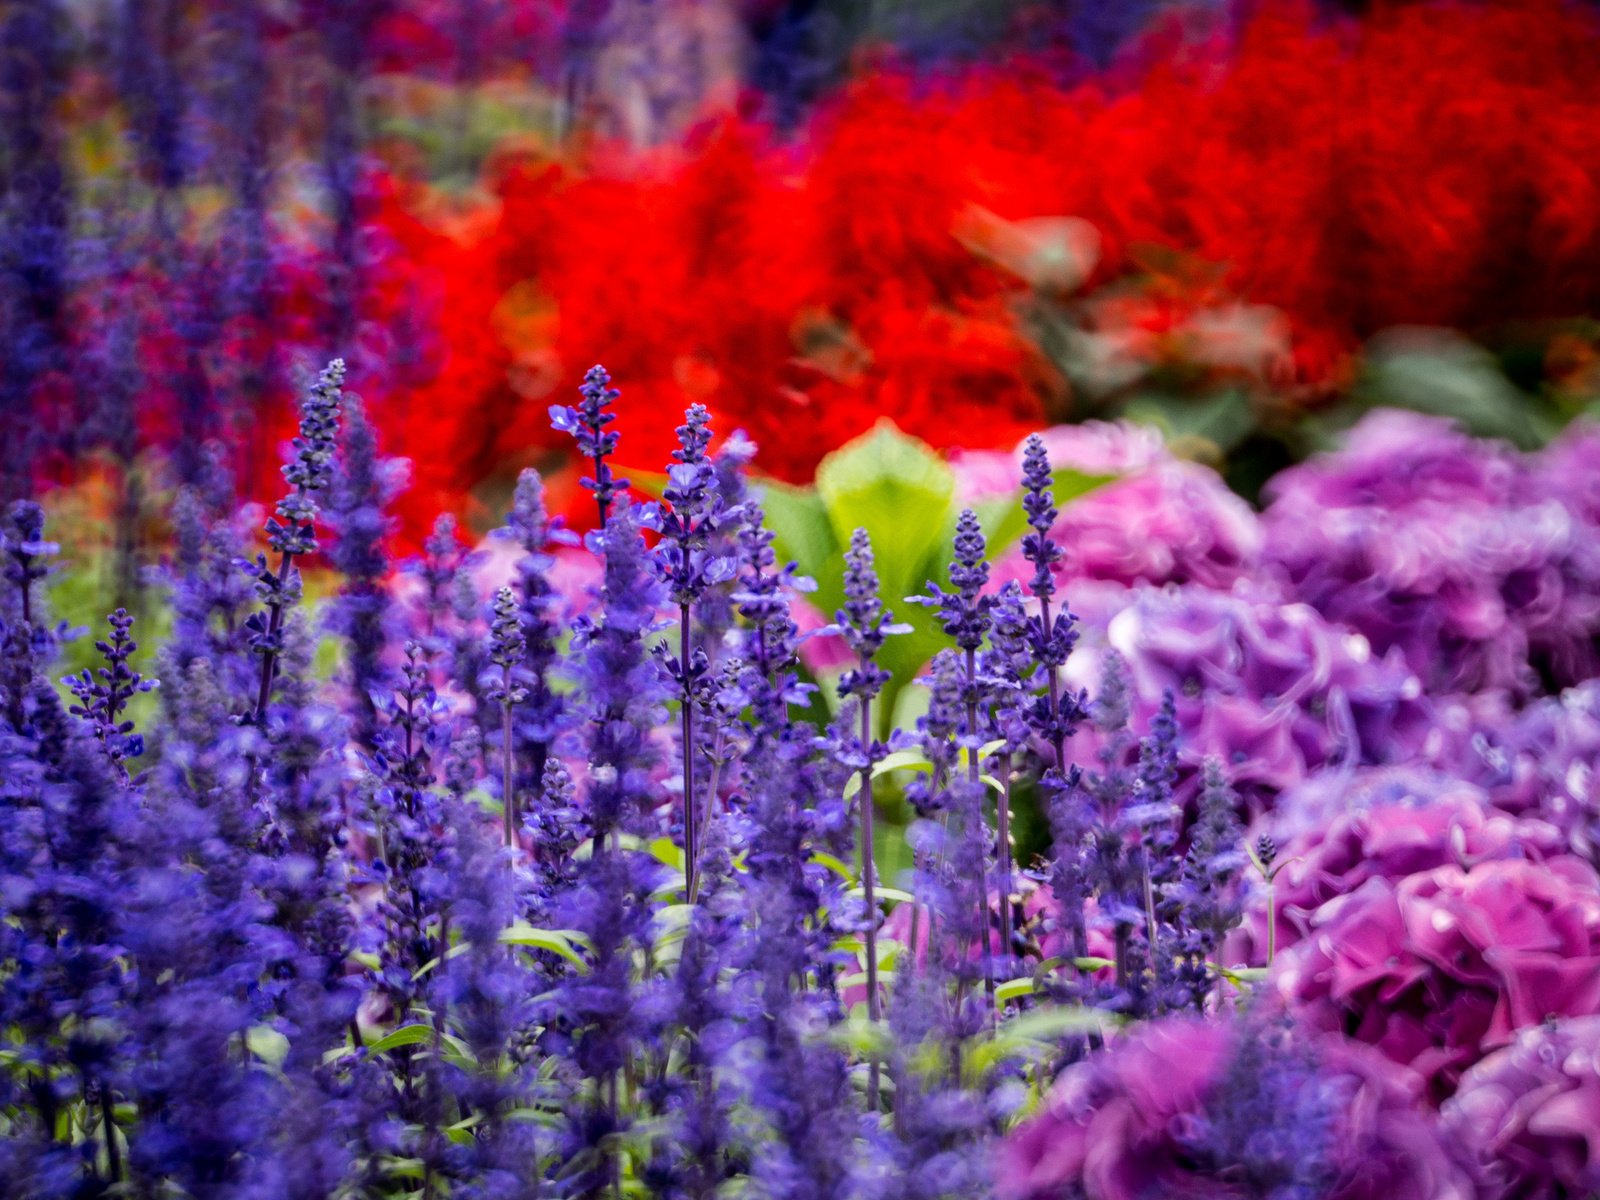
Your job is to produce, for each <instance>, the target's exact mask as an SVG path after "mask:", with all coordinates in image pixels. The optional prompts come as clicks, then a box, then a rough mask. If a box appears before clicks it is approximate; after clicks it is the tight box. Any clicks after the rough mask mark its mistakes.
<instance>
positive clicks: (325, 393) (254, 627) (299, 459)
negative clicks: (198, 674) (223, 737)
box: [246, 358, 344, 725]
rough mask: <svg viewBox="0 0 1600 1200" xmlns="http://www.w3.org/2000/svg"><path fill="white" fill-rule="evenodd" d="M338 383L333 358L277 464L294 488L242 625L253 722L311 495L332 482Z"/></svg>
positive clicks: (269, 676)
mask: <svg viewBox="0 0 1600 1200" xmlns="http://www.w3.org/2000/svg"><path fill="white" fill-rule="evenodd" d="M343 385H344V359H342V358H336V359H334V360H333V361H332V362H330V363H329V364H328V365H327V366H326V367H324V368H323V369H322V372H321V373H320V374H319V375H318V376H317V381H316V383H314V384H313V385H312V386H311V388H310V390H309V391H308V392H307V393H306V396H305V399H304V400H302V401H301V404H300V436H299V437H297V438H295V439H294V450H295V453H294V458H293V459H291V460H290V461H289V463H288V464H287V465H286V466H285V467H284V468H283V477H284V479H286V480H287V481H288V482H289V483H290V485H291V486H292V487H293V488H294V490H293V491H292V492H290V493H289V494H288V495H287V496H285V497H284V498H283V499H282V500H280V501H278V508H277V515H276V516H274V517H269V518H268V519H267V542H268V545H269V546H271V548H272V549H273V550H274V551H276V552H277V554H278V569H277V571H276V572H272V571H268V570H267V567H266V559H265V558H261V559H259V560H258V566H257V568H256V571H257V575H256V578H257V584H256V589H257V592H258V594H259V595H260V596H261V599H262V601H263V602H264V603H265V604H266V607H267V612H266V614H265V616H263V614H261V613H257V614H255V615H254V616H252V617H251V618H250V620H249V621H248V622H247V623H246V624H247V627H248V628H249V630H250V633H251V639H250V641H251V646H252V647H253V648H254V649H255V651H256V653H258V654H259V655H261V682H260V686H259V687H258V688H257V690H256V702H255V708H254V711H253V717H252V719H253V720H254V722H255V723H256V724H258V725H259V724H260V723H261V722H262V721H263V720H264V719H265V718H266V713H267V701H268V700H269V699H270V698H271V696H272V681H273V677H274V674H275V672H276V669H277V663H278V655H279V651H280V649H281V643H282V640H283V618H284V614H285V612H286V611H287V610H288V608H289V606H290V604H292V603H293V601H294V600H295V598H296V594H297V589H296V588H294V587H293V585H292V583H291V572H292V571H293V570H294V558H295V556H296V555H305V554H310V553H311V552H312V551H313V550H315V549H316V548H317V538H316V528H315V526H314V525H313V522H314V521H315V520H316V516H317V500H316V496H317V493H318V492H321V491H323V490H324V489H326V488H327V487H328V485H329V484H330V483H332V482H333V455H334V449H335V446H334V437H335V435H336V434H337V432H338V429H339V403H340V400H341V399H342V397H343V393H342V390H341V389H342V387H343Z"/></svg>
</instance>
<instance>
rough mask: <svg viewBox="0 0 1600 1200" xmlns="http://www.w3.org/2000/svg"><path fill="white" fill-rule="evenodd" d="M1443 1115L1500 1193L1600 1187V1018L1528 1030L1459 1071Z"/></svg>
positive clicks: (1587, 1191) (1507, 1199)
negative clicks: (1458, 1081) (1458, 1085)
mask: <svg viewBox="0 0 1600 1200" xmlns="http://www.w3.org/2000/svg"><path fill="white" fill-rule="evenodd" d="M1441 1116H1442V1118H1443V1123H1444V1127H1445V1128H1446V1129H1447V1130H1449V1131H1450V1132H1451V1133H1452V1134H1453V1135H1454V1136H1455V1137H1456V1138H1457V1139H1458V1141H1459V1142H1460V1143H1461V1144H1463V1145H1466V1146H1470V1147H1472V1148H1473V1149H1474V1150H1475V1151H1476V1152H1477V1153H1478V1156H1479V1157H1480V1159H1481V1163H1482V1171H1483V1175H1484V1181H1485V1183H1486V1185H1487V1192H1486V1194H1488V1195H1492V1196H1494V1197H1496V1200H1535V1197H1545V1196H1586V1195H1594V1194H1596V1193H1600V1017H1572V1018H1569V1019H1567V1020H1563V1021H1554V1022H1552V1023H1550V1024H1548V1025H1539V1026H1536V1027H1534V1028H1532V1029H1524V1030H1523V1031H1522V1032H1520V1033H1519V1034H1517V1037H1516V1039H1515V1040H1514V1041H1513V1042H1512V1043H1511V1044H1510V1045H1509V1046H1505V1047H1503V1048H1502V1049H1499V1050H1496V1051H1495V1052H1494V1053H1493V1054H1491V1055H1489V1057H1487V1058H1485V1059H1484V1060H1483V1061H1482V1062H1480V1063H1479V1064H1478V1065H1477V1066H1475V1067H1473V1068H1472V1069H1471V1070H1470V1071H1468V1072H1467V1073H1466V1074H1465V1075H1463V1076H1462V1077H1461V1088H1460V1090H1459V1091H1457V1092H1456V1094H1455V1096H1454V1097H1452V1098H1451V1099H1450V1100H1449V1101H1448V1102H1446V1104H1445V1106H1444V1108H1443V1110H1442V1112H1441Z"/></svg>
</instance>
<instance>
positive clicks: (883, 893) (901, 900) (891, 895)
mask: <svg viewBox="0 0 1600 1200" xmlns="http://www.w3.org/2000/svg"><path fill="white" fill-rule="evenodd" d="M845 894H846V895H848V896H865V895H866V894H867V893H866V889H865V888H862V887H859V886H858V887H853V888H850V889H849V890H848V891H847V892H846V893H845ZM872 894H873V896H874V898H875V899H877V901H878V903H880V904H881V903H883V902H884V901H885V900H893V901H894V902H895V903H896V904H911V903H913V902H915V900H916V897H915V896H913V895H912V894H911V893H910V892H908V891H906V890H904V889H903V888H897V887H884V886H883V885H882V884H879V885H878V886H876V887H874V888H873V889H872Z"/></svg>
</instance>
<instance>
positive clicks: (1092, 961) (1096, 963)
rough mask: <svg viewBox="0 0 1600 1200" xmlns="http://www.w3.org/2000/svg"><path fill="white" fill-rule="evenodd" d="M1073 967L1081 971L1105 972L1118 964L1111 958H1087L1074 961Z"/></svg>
mask: <svg viewBox="0 0 1600 1200" xmlns="http://www.w3.org/2000/svg"><path fill="white" fill-rule="evenodd" d="M1072 965H1073V966H1075V967H1077V968H1078V970H1080V971H1104V970H1105V969H1106V968H1107V967H1114V966H1116V963H1114V962H1112V961H1111V960H1110V959H1109V958H1094V957H1085V958H1075V959H1073V960H1072Z"/></svg>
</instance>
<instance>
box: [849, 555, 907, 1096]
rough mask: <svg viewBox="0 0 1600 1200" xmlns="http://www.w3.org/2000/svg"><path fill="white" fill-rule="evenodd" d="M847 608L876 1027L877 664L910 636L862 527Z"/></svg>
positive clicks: (870, 1013) (884, 674) (853, 752)
mask: <svg viewBox="0 0 1600 1200" xmlns="http://www.w3.org/2000/svg"><path fill="white" fill-rule="evenodd" d="M844 564H845V566H844V595H845V604H844V607H843V608H842V609H840V610H839V611H838V613H837V614H835V619H836V620H837V621H838V623H839V628H840V629H841V630H842V631H843V633H844V639H845V642H846V643H847V644H848V645H849V647H850V649H851V650H852V651H854V652H855V655H856V665H855V666H854V667H853V668H852V669H850V670H848V671H846V672H845V673H844V675H843V676H841V677H840V679H839V699H840V700H850V699H852V698H853V699H854V700H855V702H856V704H857V705H858V713H857V716H858V718H859V721H860V730H859V732H858V734H857V735H856V738H855V742H854V744H853V745H850V746H848V748H847V749H848V753H847V754H846V756H845V761H846V762H848V763H849V765H851V766H853V767H855V768H856V769H857V770H858V771H859V772H860V775H859V779H860V781H861V786H860V789H859V790H858V791H857V793H856V796H857V800H856V805H857V808H858V809H859V811H860V818H861V891H862V895H863V899H864V902H865V906H866V929H865V931H864V936H865V940H866V955H867V1019H868V1020H870V1021H873V1022H874V1023H876V1022H877V1021H878V1020H880V1019H881V1017H882V1011H881V1004H882V999H881V997H880V996H879V994H878V919H879V914H878V897H877V863H876V859H875V855H874V837H873V828H872V816H873V812H872V809H873V803H872V769H873V767H874V766H875V765H876V764H877V763H878V762H879V761H880V760H881V759H882V758H883V756H884V754H885V753H886V752H887V748H886V747H885V746H884V745H883V743H882V742H879V741H876V740H874V738H873V736H872V729H873V725H872V702H873V700H875V699H876V698H877V697H878V696H879V694H880V693H882V691H883V688H884V685H885V684H887V683H888V682H889V672H888V671H886V670H884V669H883V668H882V667H880V666H879V665H878V664H877V662H876V661H875V660H876V656H877V653H878V651H879V650H881V649H882V648H883V643H884V642H885V640H887V639H888V637H889V636H890V635H891V634H896V633H907V632H909V631H910V626H908V625H896V624H894V614H893V613H891V612H889V611H888V610H887V609H885V608H884V606H883V601H882V600H881V599H879V596H878V572H877V570H876V568H875V566H874V564H873V559H872V540H871V539H870V538H869V537H868V536H867V531H866V530H865V529H857V530H856V531H855V533H854V534H852V535H851V537H850V549H849V550H847V551H845V556H844ZM867 1100H868V1103H869V1105H871V1107H873V1108H874V1109H875V1108H877V1105H878V1061H877V1059H876V1058H874V1059H873V1061H872V1065H871V1079H870V1084H869V1090H868V1093H867Z"/></svg>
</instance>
